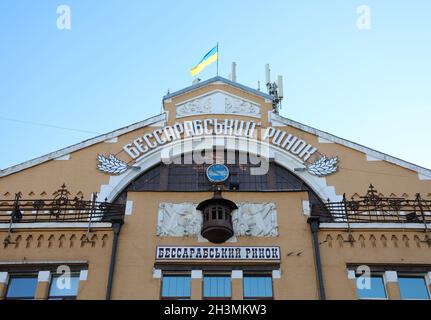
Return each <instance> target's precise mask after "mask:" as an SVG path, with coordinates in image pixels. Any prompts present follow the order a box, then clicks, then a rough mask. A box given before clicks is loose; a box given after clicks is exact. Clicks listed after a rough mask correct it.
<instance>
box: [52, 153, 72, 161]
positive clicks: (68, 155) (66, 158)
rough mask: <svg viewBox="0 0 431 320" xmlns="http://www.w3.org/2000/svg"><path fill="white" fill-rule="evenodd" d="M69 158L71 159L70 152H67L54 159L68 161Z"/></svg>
mask: <svg viewBox="0 0 431 320" xmlns="http://www.w3.org/2000/svg"><path fill="white" fill-rule="evenodd" d="M67 160H70V154H65V155H64V156H61V157H58V158H55V159H54V161H67Z"/></svg>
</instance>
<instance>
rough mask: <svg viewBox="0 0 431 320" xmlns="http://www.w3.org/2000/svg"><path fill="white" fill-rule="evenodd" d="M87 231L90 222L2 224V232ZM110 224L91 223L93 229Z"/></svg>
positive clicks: (108, 226)
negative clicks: (23, 230)
mask: <svg viewBox="0 0 431 320" xmlns="http://www.w3.org/2000/svg"><path fill="white" fill-rule="evenodd" d="M9 227H11V228H12V229H15V230H16V229H86V228H88V222H66V223H62V222H35V223H12V225H10V224H9V223H0V230H5V229H9ZM111 227H112V223H110V222H96V221H92V222H91V228H92V229H94V228H102V229H103V228H111Z"/></svg>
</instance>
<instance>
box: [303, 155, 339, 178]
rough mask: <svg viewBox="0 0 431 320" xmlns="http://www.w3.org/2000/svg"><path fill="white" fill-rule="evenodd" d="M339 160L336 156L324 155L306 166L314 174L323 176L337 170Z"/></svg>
mask: <svg viewBox="0 0 431 320" xmlns="http://www.w3.org/2000/svg"><path fill="white" fill-rule="evenodd" d="M339 162H340V160H339V159H338V157H333V158H326V157H325V156H322V157H321V158H319V159H317V160H316V161H315V162H313V163H312V164H310V165H309V166H308V167H307V170H308V172H310V173H311V174H314V175H315V176H318V177H324V176H327V175H330V174H332V173H335V172H337V170H338V163H339Z"/></svg>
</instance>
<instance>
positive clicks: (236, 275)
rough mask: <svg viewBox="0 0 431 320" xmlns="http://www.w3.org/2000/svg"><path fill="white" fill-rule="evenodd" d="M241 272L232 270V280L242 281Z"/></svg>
mask: <svg viewBox="0 0 431 320" xmlns="http://www.w3.org/2000/svg"><path fill="white" fill-rule="evenodd" d="M242 278H243V272H242V270H232V279H242Z"/></svg>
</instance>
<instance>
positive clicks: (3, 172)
mask: <svg viewBox="0 0 431 320" xmlns="http://www.w3.org/2000/svg"><path fill="white" fill-rule="evenodd" d="M160 121H166V114H165V113H162V114H159V115H157V116H155V117H151V118H148V119H146V120H144V121H140V122H137V123H134V124H132V125H129V126H127V127H124V128H121V129H118V130H115V131H112V132H109V133H106V134H102V135H100V136H97V137H95V138H92V139H88V140H85V141H82V142H80V143H77V144H75V145H72V146H70V147H66V148H64V149H60V150H57V151H54V152H51V153H48V154H46V155H44V156H41V157H39V158H35V159H33V160H29V161H26V162H23V163H20V164H17V165H15V166H12V167H9V168H6V169H3V170H0V178H1V177H5V176H8V175H10V174H13V173H15V172H19V171H22V170H24V169H28V168H31V167H34V166H37V165H39V164H41V163H44V162H47V161H49V160H54V159H56V158H60V157H63V156H65V155H67V154H70V153H73V152H76V151H78V150H81V149H84V148H87V147H90V146H92V145H95V144H97V143H101V142H104V141H106V140H109V139H113V138H116V137H118V136H121V135H123V134H126V133H129V132H131V131H134V130H137V129H140V128H144V127H147V126H151V125H152V124H154V123H158V122H160Z"/></svg>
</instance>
